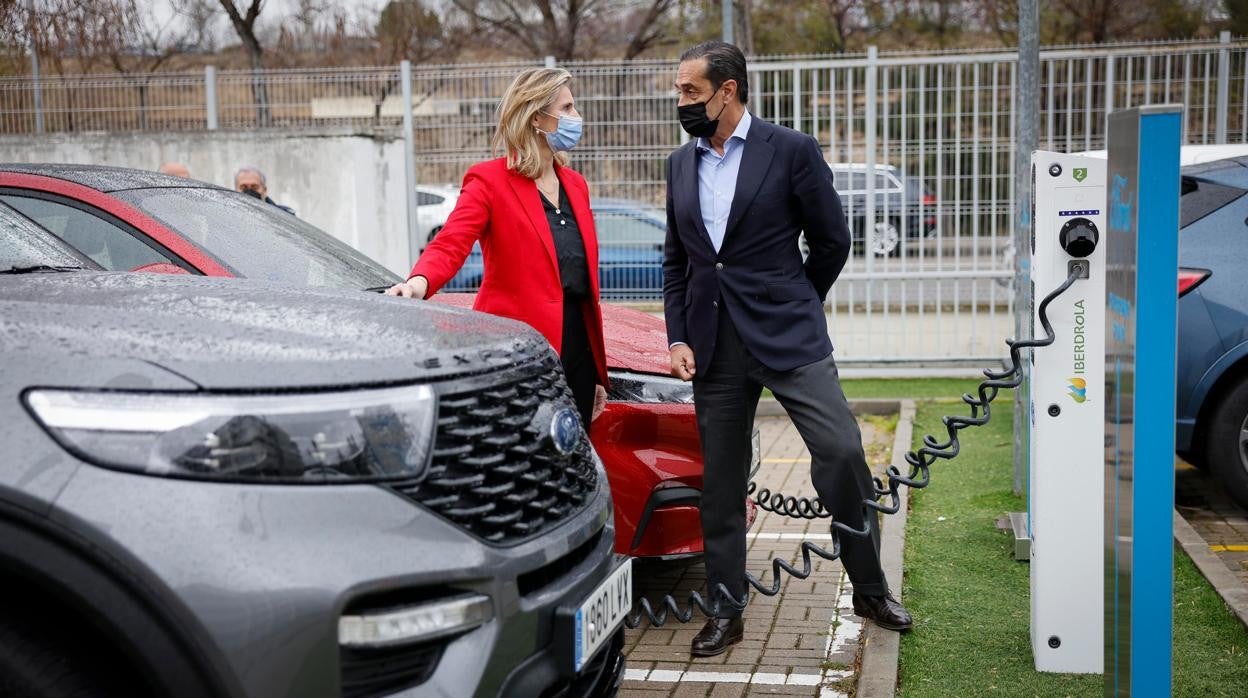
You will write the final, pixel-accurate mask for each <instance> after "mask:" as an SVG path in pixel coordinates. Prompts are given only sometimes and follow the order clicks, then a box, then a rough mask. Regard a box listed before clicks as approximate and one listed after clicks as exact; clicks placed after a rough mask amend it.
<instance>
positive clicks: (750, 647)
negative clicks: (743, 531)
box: [621, 417, 900, 697]
mask: <svg viewBox="0 0 1248 698" xmlns="http://www.w3.org/2000/svg"><path fill="white" fill-rule="evenodd" d="M877 423H878V422H877V421H876V420H872V419H870V418H867V419H863V418H860V419H859V424H860V426H861V427H862V432H863V443H864V447H865V448H866V449H867V459H868V461H869V462H871V463H880V464H886V463H888V462H889V461H890V458H891V451H892V444H893V435H892V433H891V431H886V430H884V429H880V428H877V427H876V424H877ZM758 427H759V432H760V436H761V447H762V467H761V469H760V470H759V474H758V477H757V480H758V482H759V483H760V485H762V486H764V487H769V488H771V489H772V490H773V491H776V490H778V491H781V492H784V493H785V494H794V495H804V496H813V495H814V488H813V487H812V486H811V484H810V455H809V453H808V452H807V451H806V448H805V446H804V445H803V443H802V441H801V438H800V437H799V436H798V434H797V430H796V429H795V428H794V427H793V425H792V423H791V422H790V421H789V420H788V418H787V417H760V418H759V420H758ZM879 467H880V468H881V469H882V467H883V466H882V465H881V466H879ZM802 540H809V541H811V542H813V543H815V544H817V545H821V546H826V545H828V544H830V542H831V536H830V534H829V532H828V529H827V525H826V522H819V521H815V522H808V521H804V520H795V519H788V518H784V517H780V516H777V515H775V514H770V513H767V512H762V511H760V512H759V517H758V520H757V521H756V522H755V524H754V526H753V528H752V529H751V530H750V532H749V534H748V538H747V541H748V546H749V548H748V558H747V566H748V569H749V570H750V571H751V572H752V573H753V574H755V575H756V576H760V578H761V579H762V580H763V582H764V583H767V584H769V583H771V581H772V576H771V566H770V560H771V558H772V557H782V558H784V559H787V560H788V561H789V562H790V563H792V564H794V565H795V566H796V567H798V568H799V569H800V568H801V564H800V563H801V554H800V550H799V548H800V545H801V541H802ZM812 561H813V562H814V572H813V573H812V574H811V576H810V578H808V579H807V580H798V579H795V578H793V577H790V576H789V575H787V574H784V575H782V584H781V590H780V593H779V594H778V595H777V596H774V597H769V596H764V595H762V594H758V593H755V594H753V595H752V598H751V601H750V606H749V608H748V609H747V610H746V614H745V619H746V628H745V639H744V640H743V641H742V642H741V643H739V644H737V645H734V646H733V647H732V649H730V650H729V651H727V652H725V653H724V654H722V655H719V656H718V657H710V658H706V659H698V660H693V659H691V658H690V656H689V644H690V642H691V641H692V639H693V636H694V635H695V634H696V633H697V631H698V630H699V629H700V628H701V627H702V623H703V622H705V619H704V618H703V617H701V615H700V614H696V615H695V618H694V620H693V621H692V622H690V623H688V624H681V623H678V622H674V621H669V622H668V623H667V625H665V626H664V627H662V628H654V627H650V626H649V625H648V624H646V623H645V622H643V624H642V626H641V627H639V628H637V629H636V630H630V631H628V633H627V635H626V644H625V652H626V653H627V654H628V669H627V673H626V674H625V681H624V686H623V688H622V690H621V695H624V696H660V695H662V696H745V695H798V696H815V695H819V696H827V697H836V696H848V695H851V694H852V693H853V690H854V684H855V681H856V678H855V671H856V662H857V661H858V647H859V640H860V636H861V634H862V629H863V621H862V620H861V619H859V618H858V617H857V616H855V615H854V614H853V609H852V607H851V604H850V595H851V593H852V589H851V587H850V584H849V581H848V579H847V578H846V577H845V574H844V571H843V569H842V567H841V565H840V563H839V562H836V561H828V560H823V559H821V558H818V557H817V556H812ZM635 565H636V567H635V572H634V574H635V579H636V580H637V581H636V585H637V586H636V589H635V593H636V594H637V595H638V596H644V597H646V598H648V599H650V600H651V603H652V604H653V603H657V602H658V601H659V599H661V598H662V597H663V595H664V594H668V593H671V594H673V595H674V596H675V597H676V598H677V599H679V600H680V602H681V605H682V607H683V606H684V605H686V603H687V599H688V595H689V592H690V591H692V590H694V589H699V590H702V589H704V588H705V570H704V568H703V566H702V563H701V561H700V560H697V561H694V562H684V563H682V562H666V563H665V562H649V561H638V562H637V563H635ZM764 571H765V574H763V573H764ZM894 584H895V585H897V586H899V585H900V580H898V581H896V582H894Z"/></svg>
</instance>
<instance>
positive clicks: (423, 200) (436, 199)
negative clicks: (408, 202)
mask: <svg viewBox="0 0 1248 698" xmlns="http://www.w3.org/2000/svg"><path fill="white" fill-rule="evenodd" d="M443 201H446V197H445V196H438V195H437V194H430V193H429V192H427V191H418V192H416V205H417V206H432V205H434V204H440V203H442V202H443Z"/></svg>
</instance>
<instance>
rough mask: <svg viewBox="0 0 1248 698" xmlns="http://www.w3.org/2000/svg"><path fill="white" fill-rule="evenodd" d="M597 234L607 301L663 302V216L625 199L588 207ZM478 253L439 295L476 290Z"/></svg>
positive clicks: (479, 264) (599, 201)
mask: <svg viewBox="0 0 1248 698" xmlns="http://www.w3.org/2000/svg"><path fill="white" fill-rule="evenodd" d="M593 207H594V227H595V228H596V229H597V231H598V284H599V287H600V288H601V289H602V297H603V298H604V299H607V300H643V299H644V300H648V299H658V298H661V297H662V296H663V239H664V237H665V236H666V232H667V222H666V220H665V219H664V217H663V211H662V210H660V209H656V208H655V207H653V206H649V205H647V204H645V203H642V202H640V201H632V200H629V199H597V200H595V201H594V202H593ZM481 269H482V261H481V247H480V245H474V246H473V248H472V252H471V253H470V254H469V255H468V259H467V260H466V261H465V262H464V266H463V268H462V269H460V271H459V273H458V274H456V275H455V277H454V278H453V279H451V281H450V282H449V283H448V284H447V285H446V287H445V288H444V289H443V290H445V291H476V290H477V288H478V287H479V286H480V285H481Z"/></svg>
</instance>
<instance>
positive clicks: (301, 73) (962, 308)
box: [0, 34, 1248, 361]
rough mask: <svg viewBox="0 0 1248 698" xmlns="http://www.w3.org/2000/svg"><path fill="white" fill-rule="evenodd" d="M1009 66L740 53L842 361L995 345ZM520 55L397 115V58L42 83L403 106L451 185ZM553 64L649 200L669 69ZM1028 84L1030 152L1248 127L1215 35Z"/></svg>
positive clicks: (127, 100)
mask: <svg viewBox="0 0 1248 698" xmlns="http://www.w3.org/2000/svg"><path fill="white" fill-rule="evenodd" d="M1016 60H1017V55H1016V54H1015V53H1013V52H971V53H966V52H963V53H952V52H946V53H931V54H877V53H876V52H875V51H874V50H871V51H869V52H868V53H866V54H863V55H855V56H837V57H835V58H814V59H802V60H787V59H783V58H760V59H756V60H753V61H751V63H750V85H749V104H750V108H751V111H752V112H753V113H754V114H755V115H757V116H760V117H762V118H764V119H767V120H769V121H773V122H776V123H779V124H782V125H784V126H790V127H792V128H795V129H798V130H801V131H804V132H806V133H809V134H811V135H813V136H815V137H816V138H817V139H818V141H819V143H820V145H821V146H822V147H823V148H824V150H825V153H826V158H827V160H828V162H829V163H832V167H833V170H834V174H835V181H836V183H837V186H838V189H839V190H840V191H841V193H842V198H843V200H844V203H845V208H846V214H847V216H848V217H849V219H850V221H851V224H852V225H851V228H852V230H853V232H854V236H855V255H854V256H853V257H852V258H851V260H850V263H849V265H848V266H847V267H846V269H845V273H844V274H843V275H842V277H841V280H840V281H839V282H838V284H837V287H836V289H835V290H834V292H833V294H832V297H831V298H830V299H829V301H830V302H829V306H830V312H831V314H832V315H831V324H832V332H833V335H834V339H835V340H836V341H837V343H838V354H839V355H840V357H841V358H842V360H858V359H861V360H898V361H911V360H914V361H917V360H924V361H930V360H937V359H976V360H979V359H985V358H994V357H999V356H1000V355H1001V354H1002V353H1003V347H1004V345H1003V343H1002V342H1001V341H1000V340H1001V338H1003V337H1005V336H1006V335H1008V334H1009V333H1010V332H1011V330H1012V324H1011V321H1010V313H1011V312H1012V308H1011V307H1010V304H1011V303H1012V299H1013V294H1012V292H1011V289H1010V287H1009V286H1010V284H1011V283H1012V278H1011V277H1012V269H1013V267H1012V254H1013V250H1012V249H1011V246H1010V243H1009V240H1010V231H1011V230H1012V229H1013V226H1014V205H1013V198H1014V197H1013V190H1014V181H1013V172H1014V158H1015V157H1016V153H1015V152H1014V148H1013V130H1014V117H1015V110H1014V104H1015V101H1016V95H1015V84H1016V80H1015V78H1016ZM547 62H548V63H550V61H549V60H548V61H547ZM529 65H533V64H530V63H520V62H517V63H500V64H480V65H445V66H426V67H416V68H415V69H414V70H413V71H412V94H413V98H412V104H411V106H410V109H409V108H408V107H407V106H406V105H405V104H404V103H403V100H402V94H403V90H402V85H401V84H400V83H401V80H400V70H399V68H398V67H393V68H385V67H383V68H368V69H358V68H352V69H316V70H271V71H263V72H258V73H253V72H251V71H215V70H211V69H209V70H207V71H205V72H204V73H194V74H186V73H179V74H150V75H127V76H58V77H49V78H44V79H43V80H42V81H41V82H40V85H39V90H40V91H41V96H42V105H43V109H42V112H43V113H42V121H43V124H44V129H45V130H46V131H92V130H106V131H124V130H189V129H195V130H202V129H209V128H229V129H255V128H284V129H290V128H309V127H321V126H329V125H332V126H350V127H354V128H359V129H386V130H392V129H398V127H399V125H400V124H401V122H402V117H403V114H404V112H405V110H410V113H411V114H412V121H413V133H414V138H413V149H414V152H415V156H416V166H417V175H416V176H417V180H418V181H419V182H423V183H455V182H457V181H458V180H459V178H460V177H461V176H462V174H463V172H464V170H465V169H466V168H467V167H468V166H469V165H470V164H471V163H473V162H476V161H478V160H480V159H482V158H484V157H487V156H489V155H490V152H489V145H488V144H489V139H490V136H491V134H492V131H493V125H494V110H495V107H496V105H497V102H498V99H499V96H500V95H501V94H502V92H503V90H504V89H505V87H506V85H507V83H508V82H509V81H510V80H511V78H512V77H513V76H514V75H515V73H516V72H517V71H518V70H519V69H521V68H523V67H527V66H529ZM561 66H562V67H564V68H566V69H568V70H569V71H571V72H572V73H573V75H574V76H575V82H574V94H575V96H576V98H577V101H578V105H579V108H580V110H581V112H582V114H583V115H584V116H585V118H586V123H587V129H586V136H585V139H584V140H583V142H582V144H581V145H580V146H579V147H578V148H577V150H576V151H575V153H574V167H576V168H577V169H578V170H580V171H581V172H582V173H583V174H584V175H585V176H586V178H587V179H588V180H589V182H590V183H591V187H592V190H593V194H594V196H595V197H596V200H601V199H604V198H607V197H610V198H616V199H624V200H626V202H625V203H624V204H622V206H623V208H624V209H625V210H628V209H629V207H631V208H632V209H636V210H637V211H645V210H647V209H650V208H652V207H655V206H657V205H659V204H660V203H661V202H662V200H663V194H664V161H665V158H666V157H667V155H668V153H670V152H671V150H672V149H673V148H674V147H676V146H678V145H680V144H681V143H682V142H683V141H684V140H685V136H684V134H683V132H682V131H681V130H680V127H679V126H678V124H677V122H676V119H675V99H674V96H673V93H672V89H671V82H672V79H673V77H674V72H675V66H674V65H673V63H672V62H671V61H653V60H647V61H631V62H625V63H620V62H583V63H567V64H561ZM1040 86H1041V95H1040V105H1041V109H1040V147H1042V148H1046V149H1051V150H1059V151H1067V152H1071V151H1081V150H1091V149H1099V148H1103V147H1104V143H1105V130H1106V116H1107V114H1108V113H1109V112H1111V111H1113V110H1116V109H1121V108H1126V107H1133V106H1139V105H1144V104H1153V103H1181V104H1183V105H1184V106H1185V107H1186V109H1185V111H1184V119H1185V128H1184V132H1185V134H1186V140H1187V142H1188V143H1193V144H1196V143H1202V144H1203V143H1226V142H1244V141H1248V41H1242V40H1231V39H1230V37H1229V36H1228V35H1225V34H1224V35H1223V36H1222V37H1221V38H1220V39H1219V40H1218V41H1207V42H1187V43H1160V44H1145V45H1108V46H1082V47H1072V48H1065V49H1053V50H1047V51H1044V52H1042V54H1041V74H1040ZM34 90H35V86H34V85H33V84H32V82H31V80H30V79H15V78H6V79H0V132H3V133H31V132H33V131H34V130H35V121H36V119H35V114H34V109H33V104H34V103H35V99H34ZM630 202H631V203H630ZM396 204H397V202H396ZM634 243H635V244H634ZM607 246H616V247H618V248H619V250H616V251H615V252H619V253H620V254H621V255H623V254H624V253H625V252H628V251H630V250H631V251H636V252H637V253H638V254H637V256H638V258H646V255H647V254H649V253H651V252H653V251H654V250H653V244H652V241H651V240H650V239H649V238H648V237H647V238H645V239H640V238H639V239H638V240H636V241H633V240H629V239H627V238H622V239H616V240H614V241H613V242H611V243H609V244H607V243H605V242H604V249H605V247H607ZM606 257H607V253H606V252H604V260H605V258H606ZM625 266H628V265H625ZM628 268H630V269H633V268H634V267H633V266H629V267H628ZM652 272H653V270H652V269H647V268H644V266H635V271H634V272H633V273H634V274H635V276H634V278H633V280H632V281H629V280H628V279H627V278H623V280H621V281H620V282H619V283H618V284H615V285H613V286H612V288H611V290H610V294H611V296H612V297H614V298H617V299H618V298H622V299H628V298H632V299H647V298H649V299H653V298H655V297H657V295H658V289H657V288H656V287H655V286H654V282H653V279H654V278H656V277H655V276H654V274H653V273H652ZM918 337H922V338H923V339H922V340H921V341H920V340H919V339H916V338H918Z"/></svg>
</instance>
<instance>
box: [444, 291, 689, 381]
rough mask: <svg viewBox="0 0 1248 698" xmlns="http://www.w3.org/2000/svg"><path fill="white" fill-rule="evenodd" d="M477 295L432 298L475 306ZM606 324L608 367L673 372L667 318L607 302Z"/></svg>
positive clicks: (604, 323) (450, 294)
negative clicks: (473, 304)
mask: <svg viewBox="0 0 1248 698" xmlns="http://www.w3.org/2000/svg"><path fill="white" fill-rule="evenodd" d="M476 297H477V294H475V293H438V294H435V295H434V296H433V299H432V300H434V301H436V302H437V303H438V304H441V305H450V306H455V307H457V308H471V307H472V303H473V301H474V300H475V299H476ZM602 324H603V334H604V335H606V336H605V337H604V338H603V340H604V343H605V344H606V351H607V368H608V369H610V370H612V371H635V372H637V373H656V374H659V375H664V376H666V375H668V374H669V373H671V366H672V361H671V357H670V353H669V352H668V349H667V325H666V324H665V323H664V322H663V320H661V319H660V318H657V317H655V316H653V315H651V314H649V313H643V312H642V311H640V310H634V309H632V308H627V307H625V306H622V305H612V304H611V303H603V304H602Z"/></svg>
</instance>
